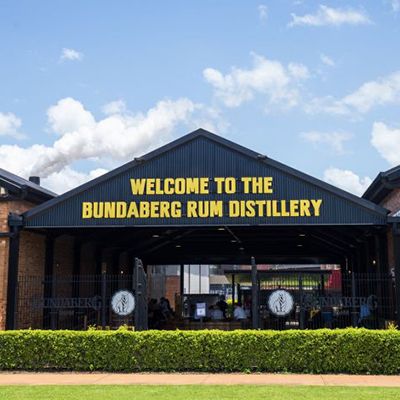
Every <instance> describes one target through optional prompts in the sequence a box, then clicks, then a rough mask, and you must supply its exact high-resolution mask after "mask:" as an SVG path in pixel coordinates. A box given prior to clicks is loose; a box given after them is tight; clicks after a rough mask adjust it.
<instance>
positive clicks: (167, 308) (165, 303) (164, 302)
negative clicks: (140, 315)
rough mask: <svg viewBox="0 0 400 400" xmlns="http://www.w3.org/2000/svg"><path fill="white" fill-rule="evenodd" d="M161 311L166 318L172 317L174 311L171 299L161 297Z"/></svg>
mask: <svg viewBox="0 0 400 400" xmlns="http://www.w3.org/2000/svg"><path fill="white" fill-rule="evenodd" d="M160 311H161V313H162V314H163V316H164V318H165V319H170V318H172V316H173V314H174V311H173V310H172V308H171V305H170V303H169V300H168V299H167V298H165V297H161V299H160Z"/></svg>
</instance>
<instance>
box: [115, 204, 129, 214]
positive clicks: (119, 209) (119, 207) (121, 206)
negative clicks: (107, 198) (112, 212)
mask: <svg viewBox="0 0 400 400" xmlns="http://www.w3.org/2000/svg"><path fill="white" fill-rule="evenodd" d="M116 208H117V209H116V216H117V218H126V208H127V207H126V203H125V201H117V204H116Z"/></svg>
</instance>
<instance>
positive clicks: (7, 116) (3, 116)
mask: <svg viewBox="0 0 400 400" xmlns="http://www.w3.org/2000/svg"><path fill="white" fill-rule="evenodd" d="M21 125H22V122H21V120H20V119H19V118H18V117H17V116H16V115H15V114H13V113H2V112H0V136H12V137H14V138H16V139H21V138H23V137H24V135H23V134H22V133H20V132H19V128H21Z"/></svg>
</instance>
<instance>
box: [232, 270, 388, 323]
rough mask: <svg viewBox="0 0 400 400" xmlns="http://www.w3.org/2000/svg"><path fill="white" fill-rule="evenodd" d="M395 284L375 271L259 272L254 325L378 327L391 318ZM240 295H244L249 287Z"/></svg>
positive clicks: (244, 297) (242, 296)
mask: <svg viewBox="0 0 400 400" xmlns="http://www.w3.org/2000/svg"><path fill="white" fill-rule="evenodd" d="M394 289H395V285H394V279H393V277H391V276H389V275H386V274H378V273H374V274H368V273H353V274H350V273H341V271H340V270H337V271H330V272H321V271H319V272H316V273H312V272H286V273H282V272H279V271H278V272H270V273H264V274H262V273H261V274H259V279H258V304H257V309H258V318H259V320H258V327H260V328H261V329H280V330H281V329H318V328H345V327H351V326H353V327H366V328H370V329H383V328H385V327H387V325H388V323H389V322H391V321H394V320H395V319H396V313H395V309H396V308H395V296H394ZM240 296H241V298H243V299H246V296H247V297H248V298H249V297H250V296H251V290H250V288H248V289H247V290H246V289H244V290H243V291H241V294H240Z"/></svg>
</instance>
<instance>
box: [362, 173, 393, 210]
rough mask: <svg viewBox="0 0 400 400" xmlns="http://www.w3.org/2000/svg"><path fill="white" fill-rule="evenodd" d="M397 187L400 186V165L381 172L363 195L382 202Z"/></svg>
mask: <svg viewBox="0 0 400 400" xmlns="http://www.w3.org/2000/svg"><path fill="white" fill-rule="evenodd" d="M396 188H400V165H398V166H397V167H394V168H391V169H388V170H387V171H385V172H380V173H379V174H378V175H377V176H376V178H375V179H374V180H373V182H372V183H371V184H370V185H369V187H368V188H367V190H366V191H365V193H364V194H363V195H362V197H363V198H364V199H367V200H370V201H373V202H374V203H376V204H380V203H381V202H382V201H383V200H384V199H385V198H386V197H387V196H388V195H389V194H390V193H391V192H392V190H393V189H396Z"/></svg>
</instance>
